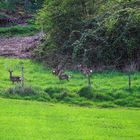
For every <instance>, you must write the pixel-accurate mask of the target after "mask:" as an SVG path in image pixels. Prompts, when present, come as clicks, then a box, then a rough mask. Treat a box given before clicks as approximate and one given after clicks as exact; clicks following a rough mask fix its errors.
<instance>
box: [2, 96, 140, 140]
mask: <svg viewBox="0 0 140 140" xmlns="http://www.w3.org/2000/svg"><path fill="white" fill-rule="evenodd" d="M138 118H140V110H138V109H124V108H115V109H98V108H85V107H78V106H77V107H76V106H70V105H66V104H53V103H43V102H36V101H21V100H11V99H2V98H0V122H1V124H0V139H1V140H56V139H57V140H139V138H140V131H139V130H140V120H139V119H138Z"/></svg>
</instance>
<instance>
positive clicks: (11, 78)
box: [9, 70, 22, 84]
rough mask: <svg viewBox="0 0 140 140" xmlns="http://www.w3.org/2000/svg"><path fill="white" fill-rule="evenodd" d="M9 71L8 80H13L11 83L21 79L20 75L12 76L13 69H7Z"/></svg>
mask: <svg viewBox="0 0 140 140" xmlns="http://www.w3.org/2000/svg"><path fill="white" fill-rule="evenodd" d="M9 73H10V81H12V82H13V84H14V83H15V82H17V83H18V82H21V81H22V78H21V77H20V76H13V74H12V73H13V71H12V70H9Z"/></svg>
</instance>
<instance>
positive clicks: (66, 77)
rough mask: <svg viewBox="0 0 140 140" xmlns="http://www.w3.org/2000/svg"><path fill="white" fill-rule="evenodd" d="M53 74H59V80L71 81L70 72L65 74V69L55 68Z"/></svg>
mask: <svg viewBox="0 0 140 140" xmlns="http://www.w3.org/2000/svg"><path fill="white" fill-rule="evenodd" d="M52 74H53V75H56V76H58V78H59V80H67V81H69V78H70V76H69V75H68V74H65V73H64V70H63V69H60V68H56V69H53V71H52Z"/></svg>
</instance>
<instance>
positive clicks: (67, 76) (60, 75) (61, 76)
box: [58, 73, 71, 81]
mask: <svg viewBox="0 0 140 140" xmlns="http://www.w3.org/2000/svg"><path fill="white" fill-rule="evenodd" d="M58 77H59V80H67V81H69V78H70V77H71V76H70V75H68V74H65V73H60V74H59V75H58Z"/></svg>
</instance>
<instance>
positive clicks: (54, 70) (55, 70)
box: [52, 67, 63, 76]
mask: <svg viewBox="0 0 140 140" xmlns="http://www.w3.org/2000/svg"><path fill="white" fill-rule="evenodd" d="M62 72H63V70H61V69H60V68H58V67H57V68H55V69H53V70H52V74H53V75H56V76H57V75H59V73H62Z"/></svg>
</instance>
